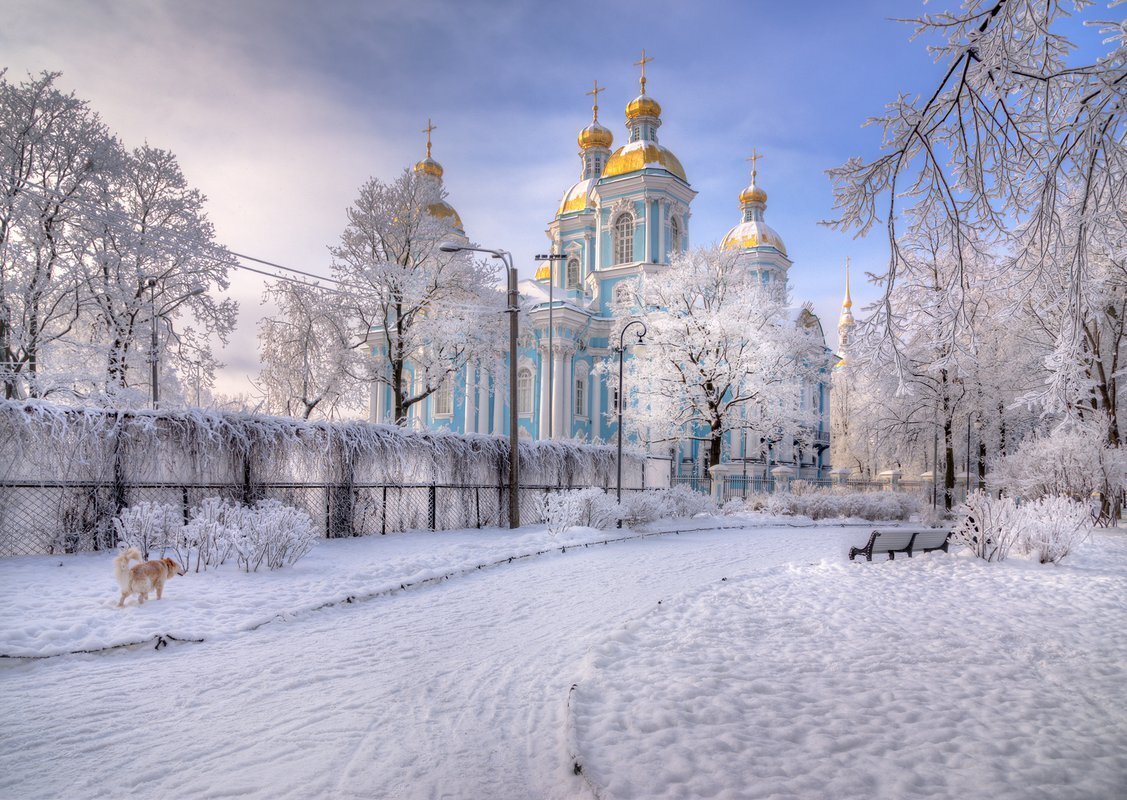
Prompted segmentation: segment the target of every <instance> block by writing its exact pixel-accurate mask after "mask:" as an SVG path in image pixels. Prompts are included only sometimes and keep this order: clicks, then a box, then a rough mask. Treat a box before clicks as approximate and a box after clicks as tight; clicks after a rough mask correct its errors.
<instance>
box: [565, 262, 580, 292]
mask: <svg viewBox="0 0 1127 800" xmlns="http://www.w3.org/2000/svg"><path fill="white" fill-rule="evenodd" d="M567 288H569V289H578V288H579V259H578V258H569V259H568V260H567Z"/></svg>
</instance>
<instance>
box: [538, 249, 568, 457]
mask: <svg viewBox="0 0 1127 800" xmlns="http://www.w3.org/2000/svg"><path fill="white" fill-rule="evenodd" d="M565 258H567V256H565V255H563V254H561V253H549V254H547V255H537V256H536V260H537V261H547V262H548V438H549V439H554V438H556V424H555V423H556V421H555V418H554V417H553V416H552V397H553V395H554V394H555V391H554V390H553V388H552V376H553V374H554V373H555V371H556V365H555V361H554V359H553V351H552V333H553V332H554V326H553V324H552V310H553V309H554V308H555V307H556V301H555V295H554V290H555V288H556V275H555V264H556V262H557V261H563V260H564V259H565ZM540 411H541V413H543V411H544V409H540Z"/></svg>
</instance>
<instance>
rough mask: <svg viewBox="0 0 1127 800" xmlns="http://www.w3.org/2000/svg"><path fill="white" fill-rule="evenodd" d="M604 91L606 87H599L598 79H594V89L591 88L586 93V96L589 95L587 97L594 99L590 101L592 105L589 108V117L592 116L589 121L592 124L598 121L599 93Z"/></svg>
mask: <svg viewBox="0 0 1127 800" xmlns="http://www.w3.org/2000/svg"><path fill="white" fill-rule="evenodd" d="M605 91H606V87H605V86H603V87H600V86H599V81H598V79H596V80H595V88H593V89H592V90H591V91H589V92H586V94H589V95H591V96H592V97H594V98H595V99H594V100H593V101H592V103H593V104H592V106H591V115H592V116H591V121H592V122H598V121H599V92H605Z"/></svg>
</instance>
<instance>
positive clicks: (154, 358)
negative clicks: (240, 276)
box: [145, 277, 206, 411]
mask: <svg viewBox="0 0 1127 800" xmlns="http://www.w3.org/2000/svg"><path fill="white" fill-rule="evenodd" d="M145 285H146V286H148V287H149V316H150V317H151V319H150V322H151V323H152V324H151V326H150V328H151V331H150V332H151V336H150V339H149V368H150V370H151V373H150V376H149V377H150V380H151V381H152V399H153V410H154V411H156V410H157V408H158V407H159V405H160V389H159V388H158V382H157V377H158V374H159V372H160V357H159V355H158V353H157V316H158V315H157V299H156V298H157V289H156V286H157V279H156V278H154V277H148V278H145ZM205 291H206V290H205V289H204V287H202V286H193V287H192V288H191V290H189V291H188V293H187V294H185V295H182V296H180V297H178V298H176V299H175V300H173V301H172V302H171V303H169V304H168V305H167V306H165V307H164V308H162V309H161V310H160V316H164V315H165V314H167V313H168V312H169V311H171V310H172V309H174V308H176V306H178V305H180V304H181V303H183V302H184V301H185V300H187V299H188V298H189V297H196V296H198V295H201V294H203V293H204V292H205ZM197 405H199V403H198V402H197Z"/></svg>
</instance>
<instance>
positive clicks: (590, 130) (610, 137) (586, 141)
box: [579, 106, 614, 150]
mask: <svg viewBox="0 0 1127 800" xmlns="http://www.w3.org/2000/svg"><path fill="white" fill-rule="evenodd" d="M596 108H598V106H596ZM612 142H614V134H613V133H611V132H610V128H606V127H604V126H602V125H600V124H599V120H598V117H596V118H595V121H594V122H592V123H591V124H590V125H588V126H587V127H586V128H584V129H583V130H581V131H580V132H579V147H580V148H581V149H583V150H586V149H587V148H588V147H605V148H607V149H608V150H609V149H610V146H611V143H612Z"/></svg>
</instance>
